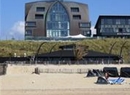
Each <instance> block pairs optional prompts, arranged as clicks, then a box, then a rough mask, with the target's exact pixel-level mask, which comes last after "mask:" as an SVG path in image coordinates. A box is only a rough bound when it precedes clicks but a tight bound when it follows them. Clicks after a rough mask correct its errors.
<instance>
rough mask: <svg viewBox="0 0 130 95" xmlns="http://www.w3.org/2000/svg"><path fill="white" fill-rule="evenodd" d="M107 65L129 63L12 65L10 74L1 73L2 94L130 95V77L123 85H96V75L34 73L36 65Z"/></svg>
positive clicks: (0, 85)
mask: <svg viewBox="0 0 130 95" xmlns="http://www.w3.org/2000/svg"><path fill="white" fill-rule="evenodd" d="M105 66H112V67H113V66H114V67H115V66H116V67H117V68H118V69H119V68H120V67H130V65H96V66H95V65H69V66H68V65H62V66H55V65H47V66H45V65H35V66H19V65H18V66H16V65H14V66H9V67H8V71H7V74H6V75H4V76H0V95H115V94H118V95H130V78H125V82H124V83H123V84H121V85H110V84H107V85H101V84H95V82H96V80H97V77H92V78H86V73H81V74H79V73H65V72H64V73H62V72H60V73H49V72H48V73H41V74H40V75H37V74H32V72H33V71H34V68H35V67H40V68H44V69H51V70H52V69H53V70H55V69H60V70H61V71H62V70H63V69H69V70H70V69H71V70H75V71H76V70H79V69H81V70H82V69H83V70H85V69H91V68H95V69H102V68H103V67H105Z"/></svg>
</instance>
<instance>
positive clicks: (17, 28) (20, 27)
mask: <svg viewBox="0 0 130 95" xmlns="http://www.w3.org/2000/svg"><path fill="white" fill-rule="evenodd" d="M24 26H25V23H24V21H17V22H16V23H14V25H13V26H12V28H11V31H10V33H9V34H10V35H11V36H13V37H14V38H17V39H18V38H19V39H21V38H23V37H24Z"/></svg>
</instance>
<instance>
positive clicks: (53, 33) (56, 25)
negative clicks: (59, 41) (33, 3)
mask: <svg viewBox="0 0 130 95" xmlns="http://www.w3.org/2000/svg"><path fill="white" fill-rule="evenodd" d="M46 28H47V33H46V34H47V35H46V36H47V37H65V36H68V35H69V31H70V27H69V16H68V13H67V11H66V9H65V8H64V6H63V5H62V4H61V3H59V2H57V3H55V4H54V5H53V6H52V8H51V9H50V11H49V12H48V14H47V21H46Z"/></svg>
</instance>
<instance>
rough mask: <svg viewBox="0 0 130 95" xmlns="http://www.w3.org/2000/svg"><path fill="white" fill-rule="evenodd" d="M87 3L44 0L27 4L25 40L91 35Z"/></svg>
mask: <svg viewBox="0 0 130 95" xmlns="http://www.w3.org/2000/svg"><path fill="white" fill-rule="evenodd" d="M90 28H91V23H90V20H89V10H88V5H87V4H82V3H78V2H72V1H65V0H46V1H45V0H42V1H36V2H29V3H26V4H25V40H44V39H51V38H54V39H56V38H64V37H68V36H69V37H70V36H74V35H79V34H82V35H84V36H86V37H90V36H91V30H90Z"/></svg>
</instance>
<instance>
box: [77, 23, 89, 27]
mask: <svg viewBox="0 0 130 95" xmlns="http://www.w3.org/2000/svg"><path fill="white" fill-rule="evenodd" d="M79 27H80V28H90V27H91V24H90V22H86V23H85V22H83V23H79Z"/></svg>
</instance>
